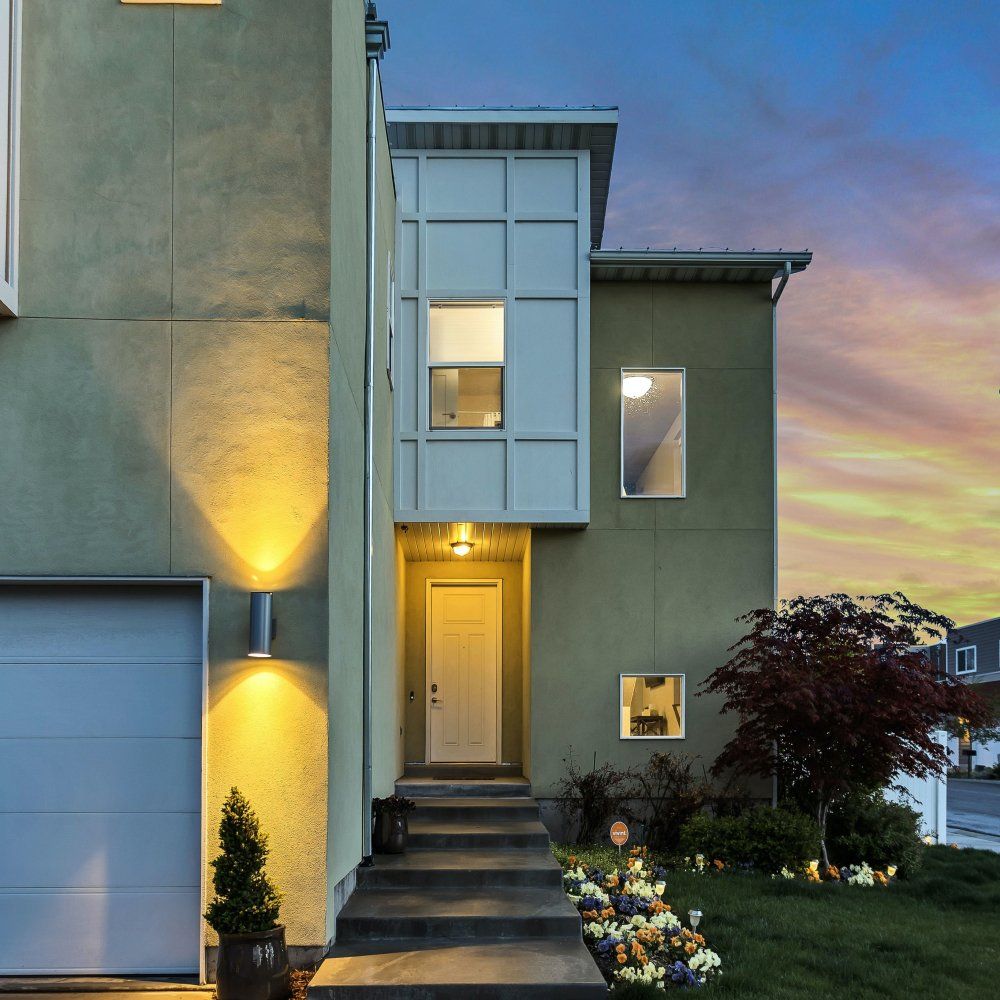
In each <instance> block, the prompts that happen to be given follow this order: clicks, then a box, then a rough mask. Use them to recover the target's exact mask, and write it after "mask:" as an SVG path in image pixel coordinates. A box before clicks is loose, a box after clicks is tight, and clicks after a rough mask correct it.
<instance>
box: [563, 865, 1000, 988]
mask: <svg viewBox="0 0 1000 1000" xmlns="http://www.w3.org/2000/svg"><path fill="white" fill-rule="evenodd" d="M553 850H554V852H555V854H556V856H557V857H558V858H559V860H560V861H561V862H562V861H565V858H566V856H567V854H569V853H571V851H570V850H569V849H567V848H565V847H561V846H557V847H554V848H553ZM572 853H575V854H576V856H577V857H578V858H579V859H580V860H581V861H587V862H589V863H597V864H601V865H603V866H608V865H609V864H610V865H612V866H613V865H614V864H615V863H616V862H617V857H618V852H617V851H616V850H615V849H614V848H609V849H605V848H596V849H579V848H577V849H574V850H573V851H572ZM611 858H613V859H614V861H609V859H611ZM663 899H664V901H665V902H667V903H670V904H671V906H672V907H673V910H674V912H675V913H677V914H678V916H681V917H682V919H684V921H685V922H686V921H687V911H688V910H689V909H692V908H697V909H700V910H701V911H702V912H703V913H704V914H705V916H704V918H703V920H702V923H701V926H700V927H699V928H698V930H699V931H700V932H702V933H704V935H705V937H706V939H707V941H708V945H709V947H710V948H713V949H714V950H716V951H717V952H718V953H719V955H720V956H721V958H722V971H723V973H724V975H723V977H722V978H721V979H719V980H718V981H717V982H716V983H715V984H713V985H712V986H710V987H708V988H707V990H706V994H707V993H711V994H713V995H718V996H720V997H723V996H724V997H741V998H750V997H760V998H767V1000H785V998H787V1000H804V998H809V1000H826V998H830V1000H833V998H836V1000H868V998H871V1000H875V998H885V997H898V998H900V1000H903V998H907V1000H910V998H920V1000H938V998H949V1000H950V998H960V1000H978V998H980V997H982V998H987V997H989V998H994V997H997V996H1000V855H998V854H991V853H989V852H986V851H971V850H962V851H959V850H954V849H952V848H948V847H930V848H927V849H926V855H925V861H924V865H923V867H922V868H921V870H920V872H919V873H918V874H917V875H916V876H915V877H914V878H913V879H911V880H909V881H900V880H897V881H896V882H894V883H893V884H892V885H891V886H890V887H889V888H888V889H880V888H873V889H864V888H859V887H854V886H845V885H828V884H823V885H810V884H806V883H804V882H788V881H785V880H782V879H774V880H772V879H770V878H764V877H761V876H741V875H737V874H732V875H729V874H722V875H693V874H688V873H686V872H671V873H669V874H668V877H667V891H666V893H664V896H663Z"/></svg>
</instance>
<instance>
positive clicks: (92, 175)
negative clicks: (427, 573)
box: [0, 0, 401, 946]
mask: <svg viewBox="0 0 1000 1000" xmlns="http://www.w3.org/2000/svg"><path fill="white" fill-rule="evenodd" d="M23 39H24V41H23V83H22V91H23V96H22V115H21V118H22V138H21V142H22V160H21V206H20V209H21V221H20V231H21V243H20V300H21V315H20V318H18V319H16V320H0V573H4V574H59V575H73V574H94V575H102V574H142V575H179V574H198V575H207V576H209V577H211V607H210V639H209V656H210V666H209V696H208V697H209V714H208V741H207V747H208V758H207V781H208V825H209V838H208V852H209V856H212V855H214V853H215V850H216V843H215V836H214V827H215V825H216V817H217V815H218V809H219V806H220V803H221V800H222V797H223V795H224V794H225V792H226V790H228V788H229V787H230V785H232V784H237V785H239V786H240V787H241V789H242V790H243V791H244V792H245V793H246V794H248V795H249V797H250V798H251V800H252V801H253V803H254V805H255V807H256V808H257V810H258V812H259V814H260V816H261V819H262V822H263V825H264V827H265V829H267V831H268V832H269V834H270V836H271V849H272V854H271V862H270V865H271V872H272V874H273V876H274V879H275V881H276V882H277V883H278V885H279V887H280V888H281V890H282V892H283V893H284V905H283V909H282V919H283V920H284V922H285V923H286V924H287V927H288V940H289V942H290V943H291V944H293V945H309V946H316V945H322V944H324V943H325V942H326V941H327V940H328V938H329V935H330V929H331V927H330V922H329V920H328V914H327V892H328V886H329V885H332V884H335V882H336V881H337V880H338V879H339V878H340V877H341V876H342V875H343V874H345V872H346V871H347V870H348V869H349V868H350V867H352V866H353V864H355V863H356V862H357V860H358V859H359V857H360V830H361V805H360V773H361V771H360V769H361V761H360V675H361V656H360V641H361V625H360V595H361V590H360V587H361V582H360V581H361V558H362V546H361V531H360V518H361V502H362V481H361V470H362V438H361V399H362V395H361V394H362V377H363V350H364V348H363V344H364V259H365V254H364V248H365V241H364V212H365V185H364V148H365V143H364V88H365V68H364V31H363V4H362V2H361V0H226V2H225V3H224V4H223V5H222V6H221V7H183V6H181V7H172V6H131V5H122V4H120V3H119V2H118V0H72V2H66V0H30V2H28V3H25V4H24V15H23ZM380 157H381V160H382V163H383V166H382V169H381V172H380V177H379V211H380V214H381V217H382V219H383V223H382V225H381V228H380V241H381V244H382V248H381V251H380V257H381V260H382V261H383V262H384V261H385V256H386V252H387V249H388V246H389V245H391V243H390V241H391V235H392V225H393V219H394V196H393V193H392V181H391V174H390V173H389V168H388V151H387V150H386V149H385V143H384V138H383V142H382V146H381V149H380ZM379 270H380V272H384V270H385V265H384V263H383V265H382V266H381V267H380V269H379ZM383 280H384V278H383ZM382 299H383V301H384V293H383V296H382ZM331 302H332V303H333V304H332V306H331ZM331 331H332V333H331ZM379 349H380V351H381V357H380V360H379V362H378V364H377V366H376V367H377V370H381V371H382V372H383V378H382V380H381V383H379V385H380V389H379V396H378V419H379V427H380V431H379V450H378V455H377V457H378V466H379V482H378V487H377V503H376V524H377V525H378V532H379V534H378V538H379V542H378V546H377V552H378V556H377V560H378V561H377V572H376V593H377V605H376V635H377V636H379V637H380V643H381V645H380V646H379V649H378V652H377V662H378V663H379V664H380V665H385V664H388V665H389V666H382V673H380V674H379V675H378V677H379V681H378V683H379V685H380V686H379V688H378V697H379V698H380V699H381V702H385V703H391V704H393V705H395V709H394V710H395V711H396V713H397V714H399V713H400V712H401V705H400V704H399V697H398V692H396V688H398V677H397V675H396V673H395V667H394V664H395V656H396V646H395V628H394V625H393V623H394V621H395V609H394V604H393V600H394V598H393V594H394V590H395V569H394V552H395V550H394V540H393V535H392V517H391V479H392V471H391V448H390V447H389V443H390V442H389V435H390V434H391V421H390V419H389V416H388V407H389V397H388V392H387V387H386V386H385V385H384V383H385V378H384V368H385V362H384V337H380V338H379ZM255 589H273V590H274V591H275V598H274V607H275V614H276V616H277V617H278V620H279V632H278V639H277V640H276V642H275V646H274V652H275V658H274V659H272V660H270V661H258V662H254V661H250V660H248V659H247V658H246V655H245V654H246V631H247V620H248V612H249V598H248V596H247V595H248V592H249V591H250V590H255ZM390 666H391V668H392V670H393V673H392V685H394V686H395V687H392V685H389V684H388V683H387V682H386V681H385V678H386V676H387V673H386V671H388V670H389V668H390ZM381 702H380V703H381ZM400 754H401V741H399V742H398V745H396V746H393V747H392V748H391V752H388V753H382V754H381V756H380V757H379V758H378V759H377V766H378V776H379V787H377V788H376V792H377V793H378V792H379V790H380V789H381V790H382V791H385V785H386V781H387V780H391V779H389V778H388V775H390V774H391V775H392V777H393V778H394V777H395V776H396V774H394V773H392V772H393V771H394V770H395V768H396V761H397V760H398V758H399V756H400ZM328 771H329V774H330V781H329V789H328ZM352 800H353V805H352V804H351V803H352ZM328 807H329V808H330V809H331V810H332V815H333V817H334V820H333V822H331V825H330V830H329V833H328V830H327V814H328ZM210 940H211V938H210Z"/></svg>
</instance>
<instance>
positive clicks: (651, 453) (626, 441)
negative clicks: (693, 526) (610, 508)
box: [621, 368, 684, 497]
mask: <svg viewBox="0 0 1000 1000" xmlns="http://www.w3.org/2000/svg"><path fill="white" fill-rule="evenodd" d="M621 394H622V424H621V435H622V441H621V445H622V454H621V495H622V496H623V497H682V496H684V372H683V370H682V369H679V368H647V369H641V370H640V369H634V368H623V369H622V384H621Z"/></svg>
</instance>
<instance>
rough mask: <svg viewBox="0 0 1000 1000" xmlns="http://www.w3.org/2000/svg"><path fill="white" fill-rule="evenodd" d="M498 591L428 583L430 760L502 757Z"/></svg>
mask: <svg viewBox="0 0 1000 1000" xmlns="http://www.w3.org/2000/svg"><path fill="white" fill-rule="evenodd" d="M500 589H501V584H500V582H499V581H495V582H490V583H486V584H480V583H477V584H474V585H464V584H463V585H461V586H459V585H454V584H445V583H433V582H432V583H430V585H429V590H430V593H429V599H428V605H429V608H428V630H427V634H428V641H427V712H428V716H429V720H428V732H429V740H428V742H429V748H428V749H429V752H430V755H429V758H428V761H429V763H436V764H484V763H490V764H493V763H499V761H500V757H499V749H500V740H499V730H500V726H499V719H498V715H499V706H500V691H499V688H500V620H501V616H500V606H501V605H500Z"/></svg>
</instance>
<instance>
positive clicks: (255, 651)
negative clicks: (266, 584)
mask: <svg viewBox="0 0 1000 1000" xmlns="http://www.w3.org/2000/svg"><path fill="white" fill-rule="evenodd" d="M277 631H278V622H277V620H276V619H275V618H273V617H272V615H271V592H270V591H266V590H255V591H253V592H252V593H251V594H250V648H249V650H248V652H247V656H252V657H254V658H255V659H267V658H270V656H271V640H272V639H273V638H274V637H275V635H276V634H277Z"/></svg>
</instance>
